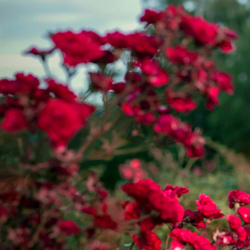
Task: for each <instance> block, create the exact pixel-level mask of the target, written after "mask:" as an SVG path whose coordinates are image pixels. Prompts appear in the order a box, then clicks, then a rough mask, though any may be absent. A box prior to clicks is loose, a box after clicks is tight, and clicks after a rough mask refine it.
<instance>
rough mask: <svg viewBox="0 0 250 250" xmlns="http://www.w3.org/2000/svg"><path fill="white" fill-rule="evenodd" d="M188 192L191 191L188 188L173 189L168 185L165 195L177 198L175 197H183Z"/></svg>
mask: <svg viewBox="0 0 250 250" xmlns="http://www.w3.org/2000/svg"><path fill="white" fill-rule="evenodd" d="M188 191H189V190H188V188H186V187H178V186H176V187H173V186H172V185H170V184H168V185H167V186H166V187H165V189H164V193H165V194H167V195H169V196H170V197H172V198H175V196H177V197H181V196H182V195H183V194H187V193H188Z"/></svg>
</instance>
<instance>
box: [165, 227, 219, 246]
mask: <svg viewBox="0 0 250 250" xmlns="http://www.w3.org/2000/svg"><path fill="white" fill-rule="evenodd" d="M169 235H170V236H171V237H172V238H173V239H174V243H173V244H171V249H175V250H177V249H178V248H177V246H183V245H186V244H188V245H191V246H192V247H193V248H194V249H204V250H216V249H217V248H216V246H215V245H212V244H211V243H210V241H209V239H207V238H205V237H203V236H198V235H197V233H196V232H194V233H192V232H191V231H189V230H187V229H179V228H175V229H174V230H173V231H172V232H171V233H169ZM178 243H179V244H178ZM181 249H182V248H181Z"/></svg>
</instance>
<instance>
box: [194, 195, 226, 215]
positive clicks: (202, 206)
mask: <svg viewBox="0 0 250 250" xmlns="http://www.w3.org/2000/svg"><path fill="white" fill-rule="evenodd" d="M196 204H197V206H198V207H197V208H198V210H199V211H200V213H201V214H202V216H204V217H205V218H208V219H218V218H222V217H223V216H224V214H222V213H221V212H220V211H221V210H220V209H218V208H217V205H216V204H215V203H214V202H213V201H212V200H211V198H210V197H209V196H206V195H205V194H200V196H199V200H197V201H196Z"/></svg>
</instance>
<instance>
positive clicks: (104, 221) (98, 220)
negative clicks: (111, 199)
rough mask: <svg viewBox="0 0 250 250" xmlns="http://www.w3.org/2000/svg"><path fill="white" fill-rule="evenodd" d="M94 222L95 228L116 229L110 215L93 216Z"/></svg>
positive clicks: (115, 224)
mask: <svg viewBox="0 0 250 250" xmlns="http://www.w3.org/2000/svg"><path fill="white" fill-rule="evenodd" d="M94 222H95V224H96V226H97V227H99V228H103V229H114V230H116V229H117V226H118V225H117V223H116V222H114V221H113V220H112V218H111V217H110V215H108V214H104V215H98V216H95V218H94Z"/></svg>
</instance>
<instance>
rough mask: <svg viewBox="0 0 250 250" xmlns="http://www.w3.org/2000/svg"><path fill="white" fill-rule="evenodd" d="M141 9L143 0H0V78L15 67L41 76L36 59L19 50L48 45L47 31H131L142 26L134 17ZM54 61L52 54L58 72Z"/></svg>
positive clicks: (52, 63) (55, 61) (54, 62)
mask: <svg viewBox="0 0 250 250" xmlns="http://www.w3.org/2000/svg"><path fill="white" fill-rule="evenodd" d="M143 9H144V7H143V0H72V1H69V0H0V23H1V25H0V78H3V77H12V76H13V74H14V73H15V72H17V71H22V72H26V73H28V72H32V73H34V74H36V75H38V76H43V74H44V72H43V70H42V67H41V65H40V63H39V62H38V61H37V60H36V59H34V58H33V57H30V56H23V55H22V52H23V51H24V50H25V49H27V48H29V47H30V46H32V45H36V46H38V47H40V48H46V47H49V45H50V43H49V42H48V41H47V40H46V38H45V37H46V34H47V33H48V32H49V31H51V32H55V31H58V30H66V29H72V30H75V31H77V30H80V29H82V28H84V29H87V30H89V29H92V30H95V31H97V32H99V33H101V34H104V33H106V32H107V31H112V30H117V29H118V30H121V31H132V30H136V29H140V28H141V27H142V26H141V25H140V24H139V23H138V19H139V16H140V15H141V14H142V13H143ZM58 62H59V57H57V56H54V57H53V58H52V59H51V60H50V67H51V68H52V71H53V72H55V73H56V74H59V75H61V76H62V73H61V72H60V69H59V68H58V67H57V64H58ZM62 80H63V79H62ZM76 81H77V79H75V83H74V87H75V88H78V87H79V86H78V85H77V83H76ZM81 82H82V81H81Z"/></svg>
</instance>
